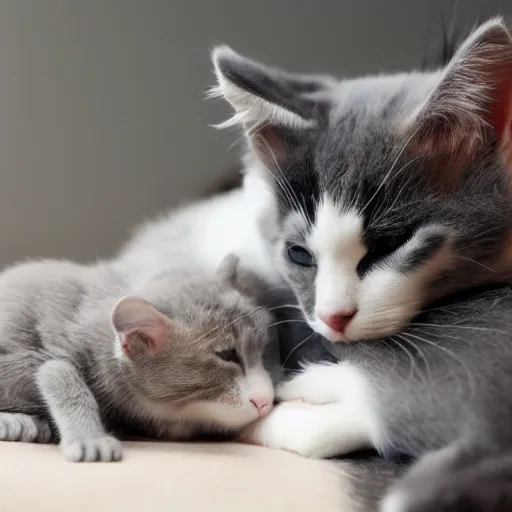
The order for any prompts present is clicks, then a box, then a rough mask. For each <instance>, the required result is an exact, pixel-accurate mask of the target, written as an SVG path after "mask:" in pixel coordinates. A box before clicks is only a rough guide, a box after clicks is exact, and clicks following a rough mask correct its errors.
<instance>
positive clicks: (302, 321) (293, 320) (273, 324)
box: [266, 318, 309, 329]
mask: <svg viewBox="0 0 512 512" xmlns="http://www.w3.org/2000/svg"><path fill="white" fill-rule="evenodd" d="M292 322H295V323H301V324H306V325H309V324H308V323H307V322H306V321H305V320H299V319H298V318H290V319H288V320H279V322H273V323H271V324H270V325H267V326H266V328H268V329H270V327H276V326H277V325H281V324H287V323H292Z"/></svg>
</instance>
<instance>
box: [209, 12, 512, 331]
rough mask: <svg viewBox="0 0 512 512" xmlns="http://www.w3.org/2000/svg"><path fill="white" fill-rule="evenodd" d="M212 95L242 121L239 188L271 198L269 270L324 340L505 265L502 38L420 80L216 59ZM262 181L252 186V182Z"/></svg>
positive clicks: (511, 250)
mask: <svg viewBox="0 0 512 512" xmlns="http://www.w3.org/2000/svg"><path fill="white" fill-rule="evenodd" d="M213 62H214V66H215V72H216V75H217V79H218V86H217V87H216V88H215V89H214V95H215V94H216V95H221V96H223V97H225V98H226V99H227V100H228V102H229V103H230V104H231V105H232V107H233V108H234V110H235V114H234V116H233V117H232V118H231V119H229V120H228V121H227V122H225V123H223V125H221V126H223V127H227V126H233V125H241V126H242V127H243V129H244V130H245V133H246V136H247V137H246V138H247V141H248V153H247V159H248V160H249V164H250V165H248V166H247V168H248V169H249V171H248V172H250V177H251V179H250V180H247V183H248V184H250V187H251V188H254V187H257V186H260V187H262V189H263V188H266V189H269V188H270V190H271V191H272V192H273V194H272V195H271V197H272V198H273V199H272V204H269V206H268V207H269V208H276V210H277V218H278V233H279V235H278V242H277V249H276V250H277V253H278V262H279V265H280V266H281V270H282V272H283V274H284V276H285V277H286V278H287V280H288V281H289V283H290V285H291V286H292V288H293V289H294V291H295V293H296V295H297V298H298V300H299V301H300V304H301V306H302V309H303V311H304V315H305V317H306V318H307V320H308V321H309V323H310V325H311V326H312V327H313V328H314V329H315V330H316V331H317V332H319V333H321V334H323V335H324V336H326V337H327V338H328V339H330V340H331V341H354V340H361V339H369V338H377V337H380V336H384V335H387V334H390V333H393V332H396V331H397V330H399V329H400V328H401V327H402V326H404V325H405V324H407V323H408V322H409V320H410V319H411V318H412V317H413V316H414V315H415V314H416V313H417V312H418V311H419V310H420V309H421V308H422V307H423V306H424V305H425V304H426V303H427V302H429V301H431V300H433V299H436V298H439V297H441V296H444V295H447V294H449V293H451V292H454V291H457V290H460V289H461V288H464V287H469V286H473V285H476V284H481V283H486V282H488V281H492V280H495V279H498V280H499V279H500V278H502V277H503V275H504V274H505V273H507V272H508V270H510V267H511V262H512V246H511V245H510V243H511V242H512V229H511V227H512V207H511V198H512V181H511V179H510V178H511V177H512V174H511V173H512V140H511V131H512V39H511V37H510V34H509V32H508V31H507V29H506V28H505V26H504V24H503V22H502V20H501V19H493V20H490V21H489V22H487V23H485V24H483V25H482V26H480V27H479V28H478V29H476V30H475V31H474V32H473V33H472V34H471V35H470V36H469V37H468V38H467V39H466V41H465V42H464V43H463V44H462V45H461V47H460V48H459V49H458V50H457V52H456V53H455V55H454V56H453V58H452V59H451V61H450V62H449V63H448V64H447V66H446V67H445V68H443V69H441V70H438V71H433V72H429V73H425V72H422V73H419V72H413V73H407V74H405V73H404V74H396V75H387V76H384V75H382V76H370V77H365V78H359V79H351V80H343V81H337V80H334V79H332V78H325V77H317V76H303V75H293V74H288V73H285V72H283V71H280V70H277V69H274V68H268V67H266V66H263V65H261V64H258V63H256V62H254V61H251V60H249V59H246V58H244V57H242V56H240V55H238V54H236V53H235V52H233V51H232V50H230V49H229V48H227V47H219V48H217V49H215V50H214V52H213ZM258 184H259V185H258Z"/></svg>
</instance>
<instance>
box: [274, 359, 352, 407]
mask: <svg viewBox="0 0 512 512" xmlns="http://www.w3.org/2000/svg"><path fill="white" fill-rule="evenodd" d="M358 372H359V370H357V369H355V368H354V367H353V366H351V365H350V364H348V363H336V364H333V363H320V364H312V365H308V366H306V367H305V368H304V370H302V371H301V372H300V373H297V374H296V375H295V376H294V377H292V378H291V379H289V380H286V381H284V382H282V383H281V384H280V385H279V386H278V387H277V389H276V397H277V399H278V400H280V401H283V402H289V401H295V400H301V401H303V402H307V403H309V404H328V403H332V402H339V401H340V400H342V399H343V398H344V397H345V396H346V395H347V393H346V388H345V386H346V385H347V384H353V382H354V381H356V380H357V381H359V380H360V375H359V374H360V372H359V373H358ZM352 374H354V375H352ZM347 380H350V381H351V382H349V383H347V382H346V381H347Z"/></svg>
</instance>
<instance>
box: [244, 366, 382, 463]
mask: <svg viewBox="0 0 512 512" xmlns="http://www.w3.org/2000/svg"><path fill="white" fill-rule="evenodd" d="M278 396H279V398H284V399H287V400H303V401H305V402H309V404H293V403H281V404H279V405H278V406H277V407H275V408H274V409H273V410H272V411H271V412H270V414H268V415H267V416H265V417H264V418H262V419H261V420H259V421H257V422H256V423H254V424H252V425H250V426H249V427H248V428H247V429H245V430H244V432H243V433H242V436H241V440H243V441H246V442H250V443H254V444H260V445H263V446H267V447H270V448H279V449H283V450H288V451H293V452H297V453H299V454H301V455H304V456H308V457H315V458H327V457H333V456H336V455H343V454H346V453H349V452H352V451H355V450H359V449H364V448H369V447H372V446H374V441H375V436H376V435H377V434H378V433H379V430H378V424H379V422H378V418H377V416H376V414H375V407H373V400H372V395H371V389H370V383H369V381H368V380H367V379H366V377H365V376H364V374H363V373H362V372H361V371H360V370H359V369H358V368H356V367H355V366H354V365H351V364H348V363H340V364H336V365H325V364H321V365H312V366H310V367H309V368H307V369H306V370H305V371H304V372H303V373H301V374H299V375H298V376H296V377H295V378H293V379H291V380H290V381H288V382H287V383H285V384H284V385H282V386H281V387H280V389H279V391H278ZM311 404H321V405H311Z"/></svg>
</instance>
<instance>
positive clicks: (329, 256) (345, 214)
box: [309, 196, 366, 322]
mask: <svg viewBox="0 0 512 512" xmlns="http://www.w3.org/2000/svg"><path fill="white" fill-rule="evenodd" d="M362 228H363V223H362V219H361V217H360V216H359V215H358V214H357V212H355V211H353V210H347V211H343V210H341V211H340V209H339V208H338V207H337V206H336V205H335V204H333V203H332V201H331V200H330V199H329V198H328V197H327V196H326V197H324V199H323V200H322V202H321V203H320V205H319V207H318V210H317V216H316V224H315V226H314V227H313V229H312V232H311V235H310V237H309V247H310V248H311V249H312V250H313V252H314V253H315V254H316V258H317V265H318V272H317V277H316V283H315V286H316V308H315V309H316V314H317V316H318V315H320V314H324V315H329V314H334V313H338V312H351V311H354V310H355V309H357V302H358V291H359V290H358V289H359V282H360V280H359V277H358V276H357V273H356V268H357V265H358V263H359V261H361V258H362V257H363V256H364V255H365V253H366V247H365V245H364V243H363V239H362ZM317 322H321V321H320V320H317Z"/></svg>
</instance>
